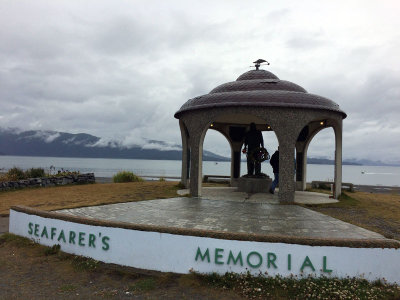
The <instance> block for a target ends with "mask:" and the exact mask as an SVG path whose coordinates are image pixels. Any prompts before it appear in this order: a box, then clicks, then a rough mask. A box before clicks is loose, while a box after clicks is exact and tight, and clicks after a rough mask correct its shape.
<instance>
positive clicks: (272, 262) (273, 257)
mask: <svg viewBox="0 0 400 300" xmlns="http://www.w3.org/2000/svg"><path fill="white" fill-rule="evenodd" d="M275 261H276V254H275V253H272V252H268V253H267V267H268V269H269V268H271V265H272V266H273V267H274V269H276V268H277V267H276V265H275Z"/></svg>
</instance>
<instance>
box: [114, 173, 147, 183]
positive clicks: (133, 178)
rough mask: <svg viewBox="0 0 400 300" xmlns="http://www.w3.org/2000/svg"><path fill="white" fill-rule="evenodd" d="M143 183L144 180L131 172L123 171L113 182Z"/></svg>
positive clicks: (116, 175) (115, 176)
mask: <svg viewBox="0 0 400 300" xmlns="http://www.w3.org/2000/svg"><path fill="white" fill-rule="evenodd" d="M140 181H143V178H141V177H139V176H137V175H136V174H133V173H132V172H129V171H121V172H118V173H117V174H115V175H114V176H113V182H115V183H120V182H140Z"/></svg>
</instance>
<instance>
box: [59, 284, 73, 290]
mask: <svg viewBox="0 0 400 300" xmlns="http://www.w3.org/2000/svg"><path fill="white" fill-rule="evenodd" d="M59 290H60V292H74V291H75V290H76V286H74V285H73V284H64V285H62V286H60V288H59Z"/></svg>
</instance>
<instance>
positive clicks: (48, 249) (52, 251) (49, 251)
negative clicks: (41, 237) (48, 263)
mask: <svg viewBox="0 0 400 300" xmlns="http://www.w3.org/2000/svg"><path fill="white" fill-rule="evenodd" d="M60 249H61V246H60V245H59V244H56V245H53V246H52V247H46V248H45V249H44V255H46V256H48V255H55V254H58V253H59V252H60Z"/></svg>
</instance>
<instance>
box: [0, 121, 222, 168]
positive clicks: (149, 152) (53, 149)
mask: <svg viewBox="0 0 400 300" xmlns="http://www.w3.org/2000/svg"><path fill="white" fill-rule="evenodd" d="M0 155H20V156H55V157H92V158H133V159H166V160H181V158H182V147H181V146H180V145H176V144H169V143H166V142H163V141H155V140H147V141H146V142H145V143H144V145H132V146H124V145H121V144H120V143H119V142H116V141H109V142H104V141H103V140H101V138H99V137H97V136H93V135H90V134H86V133H79V134H71V133H66V132H56V131H41V130H32V131H22V132H21V131H18V130H13V129H0ZM203 160H206V161H207V160H208V161H229V160H230V159H229V158H227V157H223V156H220V155H217V154H215V153H212V152H210V151H206V150H204V151H203Z"/></svg>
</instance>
